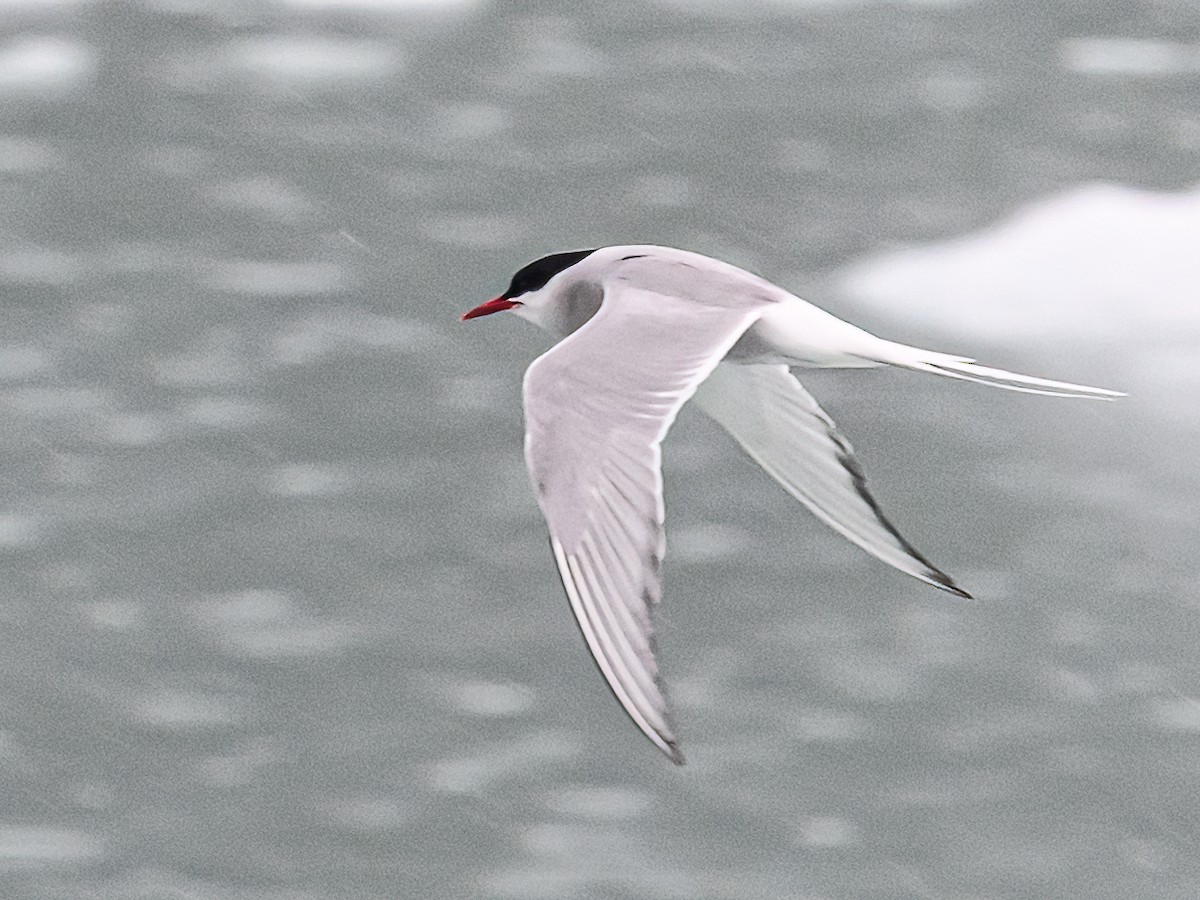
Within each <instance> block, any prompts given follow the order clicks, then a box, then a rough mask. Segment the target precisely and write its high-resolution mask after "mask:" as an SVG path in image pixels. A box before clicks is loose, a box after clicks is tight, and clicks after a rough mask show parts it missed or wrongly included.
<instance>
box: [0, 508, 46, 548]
mask: <svg viewBox="0 0 1200 900" xmlns="http://www.w3.org/2000/svg"><path fill="white" fill-rule="evenodd" d="M39 530H40V529H39V528H38V523H37V521H36V520H35V519H33V518H31V517H29V516H26V515H22V514H21V513H12V512H9V513H5V512H0V547H27V546H29V545H30V544H33V543H35V542H36V541H37V539H38V537H40V535H39Z"/></svg>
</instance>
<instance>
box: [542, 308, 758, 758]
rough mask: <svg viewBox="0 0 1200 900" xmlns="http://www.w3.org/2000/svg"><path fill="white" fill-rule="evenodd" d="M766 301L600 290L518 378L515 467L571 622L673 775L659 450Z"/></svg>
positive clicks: (676, 754)
mask: <svg viewBox="0 0 1200 900" xmlns="http://www.w3.org/2000/svg"><path fill="white" fill-rule="evenodd" d="M764 305H765V302H764V301H762V300H761V299H758V300H755V299H752V298H746V299H745V300H744V301H740V300H736V299H734V300H732V301H731V300H729V299H728V298H725V299H724V300H723V302H722V304H721V305H719V306H718V305H715V304H712V305H710V304H706V303H701V302H698V301H696V300H695V299H694V298H693V299H682V298H679V297H672V296H669V295H666V294H660V293H655V292H652V291H646V290H641V289H636V288H630V287H627V286H623V285H622V286H618V287H615V288H612V287H606V293H605V298H604V302H603V303H602V305H601V307H600V311H599V312H597V313H596V315H595V316H594V317H593V318H592V319H591V320H590V321H589V322H588V323H587V324H586V325H584V326H583V327H582V328H580V329H579V330H578V331H576V332H575V333H574V334H572V335H571V336H570V337H568V338H566V339H565V340H563V341H562V342H560V343H559V344H558V345H556V346H555V347H554V348H553V349H551V350H550V351H548V352H547V353H545V354H544V355H542V356H541V357H539V358H538V359H536V360H535V361H534V362H533V364H532V365H531V366H530V367H529V371H528V372H527V373H526V374H525V386H524V397H525V428H526V435H525V459H526V462H527V463H528V466H529V473H530V477H531V479H532V481H533V485H534V489H535V491H536V492H537V499H538V504H539V505H540V506H541V508H542V512H543V514H544V515H545V517H546V522H547V524H548V525H549V526H550V545H551V547H552V549H553V551H554V560H555V562H556V563H557V564H558V571H559V574H560V575H561V576H562V582H563V586H564V588H565V589H566V593H567V598H568V600H569V601H570V604H571V610H572V611H573V612H574V613H575V618H576V619H577V620H578V621H579V628H580V630H581V631H582V632H583V637H584V640H585V641H586V642H587V646H588V649H589V650H590V651H591V654H592V656H593V658H594V659H595V661H596V665H597V666H598V667H599V668H600V672H601V673H602V674H603V675H604V678H605V679H606V680H607V681H608V685H609V687H610V688H612V691H613V693H614V694H615V695H616V697H617V699H618V700H619V701H620V703H621V705H622V706H623V707H624V708H625V711H626V712H627V713H628V714H629V717H630V718H631V719H633V721H634V722H635V723H636V724H637V726H638V728H640V729H641V730H642V731H643V732H644V733H645V734H646V736H647V737H649V738H650V740H651V741H653V742H654V744H655V745H656V746H657V747H658V748H659V749H660V750H662V751H663V752H664V753H666V754H667V756H669V757H670V758H671V760H672V761H674V762H675V763H682V762H683V756H682V754H681V753H680V751H679V747H678V744H677V742H676V740H675V735H674V733H673V731H672V728H671V723H670V721H669V718H668V715H667V709H666V701H665V699H664V697H663V693H662V690H661V684H660V680H659V677H658V665H657V663H656V662H655V657H654V641H653V629H652V626H651V621H650V607H652V606H653V605H654V604H655V603H657V602H658V600H659V598H660V596H661V594H662V582H661V578H660V566H661V564H662V559H663V553H664V536H663V515H664V507H663V493H662V471H661V451H660V443H661V441H662V439H663V436H664V435H665V434H666V433H667V429H668V428H670V426H671V423H672V422H673V421H674V420H675V416H676V414H677V413H678V412H679V408H680V407H681V406H682V405H683V404H684V403H685V402H686V401H687V399H688V398H689V397H691V395H692V393H693V392H694V391H695V389H696V386H697V385H698V384H700V383H701V382H702V381H703V380H704V379H705V378H706V377H708V375H709V373H710V372H711V371H712V370H713V367H714V366H716V365H717V363H718V362H719V361H720V360H721V358H722V357H723V356H724V355H725V354H726V353H727V352H728V350H729V348H730V347H731V346H733V344H734V342H735V341H736V340H737V339H738V337H740V336H741V334H742V332H743V331H745V330H746V328H747V327H749V325H750V324H751V323H752V322H753V321H754V320H755V319H756V318H757V317H758V315H759V314H760V312H761V310H762V308H763V306H764Z"/></svg>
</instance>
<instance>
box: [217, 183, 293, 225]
mask: <svg viewBox="0 0 1200 900" xmlns="http://www.w3.org/2000/svg"><path fill="white" fill-rule="evenodd" d="M205 193H206V195H207V198H208V200H209V202H210V203H212V204H213V205H215V206H218V207H224V208H225V209H232V210H240V211H243V212H251V213H258V214H260V215H264V216H269V217H270V218H273V219H276V220H278V221H280V222H293V221H296V220H298V219H300V218H302V217H304V216H308V215H311V214H312V213H313V212H314V211H315V210H316V203H315V202H314V201H313V200H312V199H311V198H309V197H306V196H305V195H304V194H302V193H301V192H300V191H299V190H298V189H297V188H295V187H292V186H291V185H288V184H285V183H283V182H281V181H279V180H277V179H273V178H269V177H266V176H260V177H258V178H243V179H239V180H237V181H227V182H224V183H221V184H216V185H213V186H211V187H210V188H208V190H207V191H206V192H205Z"/></svg>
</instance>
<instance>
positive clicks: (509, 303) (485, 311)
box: [462, 297, 521, 322]
mask: <svg viewBox="0 0 1200 900" xmlns="http://www.w3.org/2000/svg"><path fill="white" fill-rule="evenodd" d="M520 305H521V304H520V303H517V302H516V301H514V300H506V299H504V298H503V297H497V298H496V299H494V300H489V301H488V302H487V303H480V304H479V305H478V306H477V307H475V308H474V309H472V310H470V311H469V312H465V313H463V314H462V320H463V321H464V322H465V321H467V319H478V318H479V317H480V316H490V315H491V314H492V313H498V312H504V310H506V309H512V308H513V307H514V306H520Z"/></svg>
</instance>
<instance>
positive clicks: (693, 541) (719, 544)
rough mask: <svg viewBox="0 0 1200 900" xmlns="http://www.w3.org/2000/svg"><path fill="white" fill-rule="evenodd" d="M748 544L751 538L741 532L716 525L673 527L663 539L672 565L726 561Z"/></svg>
mask: <svg viewBox="0 0 1200 900" xmlns="http://www.w3.org/2000/svg"><path fill="white" fill-rule="evenodd" d="M752 543H753V539H752V538H751V537H750V535H749V533H748V532H746V531H745V530H744V529H739V528H734V527H733V526H731V525H720V524H717V523H706V524H703V525H694V526H692V527H690V528H677V529H675V530H674V531H672V532H670V534H669V535H668V536H667V548H668V553H670V555H671V559H672V560H674V561H675V562H689V563H691V562H702V561H710V562H711V561H717V560H723V559H730V558H731V557H734V556H737V555H738V554H740V553H741V552H743V551H744V550H745V549H746V548H747V547H749V546H751V545H752Z"/></svg>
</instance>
